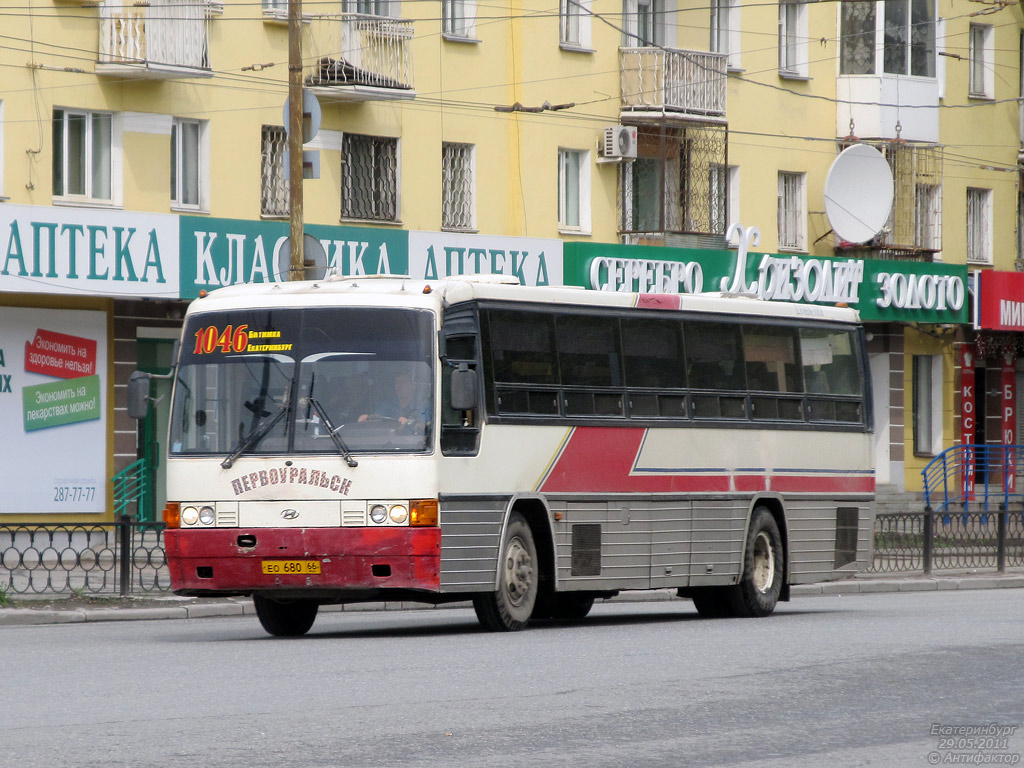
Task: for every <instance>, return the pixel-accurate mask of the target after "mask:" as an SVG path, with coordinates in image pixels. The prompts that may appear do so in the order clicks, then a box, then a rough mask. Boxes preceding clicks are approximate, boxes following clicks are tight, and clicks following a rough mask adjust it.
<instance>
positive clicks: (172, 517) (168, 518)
mask: <svg viewBox="0 0 1024 768" xmlns="http://www.w3.org/2000/svg"><path fill="white" fill-rule="evenodd" d="M164 522H165V523H167V527H168V528H180V527H181V504H180V503H179V502H177V501H168V502H167V506H165V507H164Z"/></svg>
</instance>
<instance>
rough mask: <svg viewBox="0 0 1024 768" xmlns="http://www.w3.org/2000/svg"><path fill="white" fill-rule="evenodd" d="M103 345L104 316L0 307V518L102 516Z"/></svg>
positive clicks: (104, 456) (104, 452)
mask: <svg viewBox="0 0 1024 768" xmlns="http://www.w3.org/2000/svg"><path fill="white" fill-rule="evenodd" d="M106 339H107V315H106V313H104V312H92V311H85V310H53V309H35V308H31V309H30V308H20V307H0V435H2V436H3V437H2V439H3V440H4V441H5V442H6V443H7V445H8V446H9V447H10V450H8V451H5V453H4V461H3V462H0V514H4V515H10V514H17V515H24V514H39V513H48V514H80V513H102V512H104V511H105V508H106V476H107V454H108V451H107V425H106V419H105V418H104V416H103V414H104V407H105V395H104V393H105V388H104V386H103V381H104V380H105V378H106V375H107V340H106ZM14 446H17V448H16V449H15V448H14Z"/></svg>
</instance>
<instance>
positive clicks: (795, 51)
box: [779, 1, 807, 76]
mask: <svg viewBox="0 0 1024 768" xmlns="http://www.w3.org/2000/svg"><path fill="white" fill-rule="evenodd" d="M805 13H806V11H805V8H804V4H803V2H794V1H790V2H782V3H779V72H781V73H782V74H785V75H796V76H806V74H807V73H806V71H805V70H806V62H807V55H806V53H805V49H806V47H807V44H806V34H803V33H802V32H801V27H803V26H805Z"/></svg>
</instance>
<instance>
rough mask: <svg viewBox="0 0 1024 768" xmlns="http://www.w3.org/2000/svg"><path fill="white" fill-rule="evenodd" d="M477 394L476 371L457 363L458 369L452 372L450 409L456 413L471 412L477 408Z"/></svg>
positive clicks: (464, 364)
mask: <svg viewBox="0 0 1024 768" xmlns="http://www.w3.org/2000/svg"><path fill="white" fill-rule="evenodd" d="M478 392H479V388H478V386H477V378H476V371H471V370H469V366H468V365H466V363H459V367H458V368H456V369H455V370H454V371H452V381H451V396H452V408H454V409H455V410H456V411H472V410H473V409H474V408H476V406H477V394H478Z"/></svg>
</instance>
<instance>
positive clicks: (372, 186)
mask: <svg viewBox="0 0 1024 768" xmlns="http://www.w3.org/2000/svg"><path fill="white" fill-rule="evenodd" d="M341 217H342V218H343V219H366V220H368V221H397V220H398V139H395V138H389V137H386V136H362V135H359V134H355V133H346V134H345V136H344V138H343V139H342V144H341Z"/></svg>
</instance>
